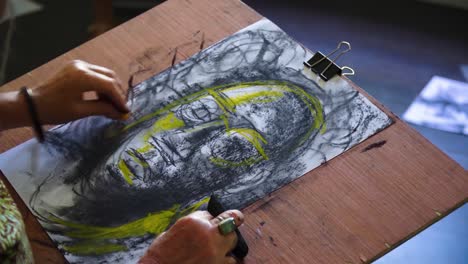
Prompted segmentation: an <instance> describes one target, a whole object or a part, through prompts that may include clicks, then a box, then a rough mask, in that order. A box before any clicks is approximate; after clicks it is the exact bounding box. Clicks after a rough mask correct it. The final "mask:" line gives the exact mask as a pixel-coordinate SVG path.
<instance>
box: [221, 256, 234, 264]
mask: <svg viewBox="0 0 468 264" xmlns="http://www.w3.org/2000/svg"><path fill="white" fill-rule="evenodd" d="M224 263H226V264H236V263H237V260H236V259H235V258H234V257H231V256H229V257H226V261H225V262H224Z"/></svg>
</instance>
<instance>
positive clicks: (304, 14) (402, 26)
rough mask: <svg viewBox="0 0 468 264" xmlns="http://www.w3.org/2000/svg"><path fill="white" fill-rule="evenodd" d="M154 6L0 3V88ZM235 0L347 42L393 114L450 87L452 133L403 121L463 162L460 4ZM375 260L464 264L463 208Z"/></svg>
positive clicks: (467, 3)
mask: <svg viewBox="0 0 468 264" xmlns="http://www.w3.org/2000/svg"><path fill="white" fill-rule="evenodd" d="M173 1H175V0H173ZM161 2H163V1H157V0H94V1H93V0H66V1H60V0H34V1H33V0H10V1H8V2H7V1H6V0H0V56H1V57H0V59H1V60H0V63H1V64H0V85H1V84H3V83H6V82H8V81H11V80H13V79H15V78H17V77H19V76H21V75H23V74H25V73H27V72H28V71H30V70H32V69H34V68H36V67H38V66H40V65H42V64H44V63H46V62H48V61H49V60H51V59H53V58H55V57H57V56H59V55H61V54H62V53H64V52H66V51H68V50H70V49H72V48H74V47H76V46H79V45H80V44H82V43H84V42H86V41H87V40H89V39H91V38H93V37H96V36H98V35H99V34H102V33H104V32H106V31H107V30H109V29H111V28H113V27H114V26H117V25H119V24H120V23H124V22H125V21H127V20H129V19H131V18H133V17H134V16H136V15H138V14H141V13H142V12H144V11H146V10H148V9H150V8H152V7H154V6H156V5H158V4H160V3H161ZM244 2H245V3H246V4H248V5H250V6H251V7H252V8H254V9H255V10H257V12H259V13H260V14H262V15H264V16H265V17H267V18H269V19H270V20H272V21H273V22H275V23H276V24H277V25H278V26H280V27H281V28H282V29H283V30H285V31H286V32H287V33H288V34H289V35H291V36H292V37H293V38H295V39H296V40H298V41H299V42H301V43H302V44H304V45H305V46H306V47H307V48H309V49H311V50H312V51H317V50H320V51H322V52H323V53H328V52H329V51H331V50H333V49H334V48H335V47H336V45H337V43H338V42H340V41H341V40H346V41H349V42H350V43H351V44H352V48H353V49H352V51H351V52H349V53H347V54H346V56H344V57H343V58H342V59H340V61H339V64H341V65H348V66H351V67H353V68H354V70H355V71H356V75H355V76H352V77H351V79H352V80H353V81H354V82H355V83H356V84H357V85H359V86H360V87H362V88H363V89H364V90H366V91H367V92H368V93H369V94H371V95H372V96H373V97H375V98H376V99H377V100H379V101H380V102H381V103H383V104H384V105H385V106H386V107H387V108H389V109H390V110H391V111H392V112H394V113H395V114H396V115H398V116H403V115H404V113H405V112H406V111H407V109H408V108H409V106H410V105H411V104H412V103H413V102H414V101H415V99H416V98H418V99H417V100H416V101H418V100H419V99H420V98H422V97H418V95H419V94H420V92H421V91H422V90H423V89H424V88H425V87H426V86H428V83H429V82H430V80H431V79H432V78H433V77H434V76H441V77H444V80H445V79H446V80H447V85H449V86H450V85H455V86H457V87H458V88H459V89H458V92H457V93H455V92H452V93H450V92H449V95H451V99H450V98H449V99H447V98H445V99H444V100H442V101H443V102H442V103H443V107H444V109H446V108H447V105H449V106H451V103H453V102H452V101H454V102H455V101H456V105H455V109H456V111H455V114H453V112H451V113H452V114H451V115H453V116H457V118H458V119H457V120H458V121H457V122H458V123H457V125H458V128H460V124H461V130H460V131H454V132H446V131H443V130H444V127H440V126H439V128H441V129H442V130H440V129H434V128H430V127H431V126H427V125H426V124H424V126H423V125H416V124H415V123H414V122H413V123H411V125H412V126H413V127H414V128H415V129H416V130H418V131H419V132H420V133H421V134H422V135H423V136H425V137H426V138H427V139H428V140H429V141H431V142H432V143H433V144H435V145H436V146H437V147H439V148H440V149H441V150H442V151H444V152H445V153H446V154H447V155H448V156H450V157H451V158H452V159H454V160H456V161H457V162H458V163H459V164H460V165H461V166H463V167H464V168H465V169H467V168H468V137H467V131H468V123H467V121H466V120H467V115H468V102H467V101H466V100H465V101H464V100H462V99H460V98H467V97H468V84H467V82H468V0H420V1H417V0H404V1H402V0H397V1H364V0H358V1H338V0H327V1H314V0H309V1H299V0H288V1H268V0H245V1H244ZM452 81H453V82H452ZM460 91H461V92H460ZM422 99H424V98H422ZM419 101H421V100H419ZM423 101H424V100H423ZM426 101H427V100H426ZM425 103H427V104H429V105H431V102H425ZM438 103H440V102H438ZM436 106H437V105H436ZM460 115H461V117H460ZM405 117H406V116H405ZM463 125H464V126H463ZM375 263H379V264H383V263H425V264H442V263H444V264H445V263H455V264H457V263H460V264H462V263H465V264H466V263H468V205H466V204H465V205H464V206H462V207H461V208H459V209H457V210H456V211H454V212H453V213H451V214H450V215H448V216H447V217H445V218H443V219H442V220H441V221H439V222H437V223H436V224H434V225H432V226H431V227H429V228H428V229H426V230H424V231H423V232H421V233H420V234H418V235H416V236H415V237H414V238H412V239H410V240H409V241H407V242H405V243H403V244H402V245H400V246H399V247H397V248H396V249H394V250H392V251H391V252H390V253H388V254H387V255H385V256H383V257H382V258H380V259H379V260H377V261H376V262H375Z"/></svg>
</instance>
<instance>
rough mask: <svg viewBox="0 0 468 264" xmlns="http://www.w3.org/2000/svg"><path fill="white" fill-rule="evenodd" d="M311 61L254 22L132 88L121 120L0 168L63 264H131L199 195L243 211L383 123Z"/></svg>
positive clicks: (6, 159)
mask: <svg viewBox="0 0 468 264" xmlns="http://www.w3.org/2000/svg"><path fill="white" fill-rule="evenodd" d="M311 55H312V54H311V53H310V52H308V51H307V50H306V49H304V48H303V47H302V46H301V45H299V44H298V43H297V42H295V41H294V40H293V39H291V38H290V37H288V36H287V35H286V33H284V32H283V31H281V29H279V28H278V27H276V26H275V25H274V24H273V23H271V22H270V21H268V20H266V19H263V20H261V21H259V22H257V23H255V24H253V25H251V26H249V27H247V28H245V29H243V30H242V31H240V32H238V33H236V34H234V35H232V36H230V37H228V38H226V39H224V40H222V41H221V42H219V43H217V44H215V45H213V46H211V47H209V48H207V49H205V50H203V51H201V52H199V53H197V54H196V55H194V56H192V57H190V58H188V59H187V60H185V61H183V62H181V63H179V64H177V65H174V66H173V67H171V68H169V69H167V70H166V71H164V72H162V73H160V74H158V75H156V76H154V77H152V78H150V79H148V80H146V81H144V82H142V83H141V84H139V85H138V86H137V87H135V89H134V92H133V94H132V96H131V98H129V102H128V103H129V105H130V107H131V109H132V117H131V119H130V120H128V121H125V122H121V121H112V120H108V119H105V118H103V117H90V118H86V119H82V120H79V121H75V122H72V123H69V124H65V125H62V126H60V127H57V128H55V129H53V130H50V131H49V132H47V134H46V143H45V144H43V145H38V144H37V143H36V142H35V141H34V140H32V141H30V142H27V143H25V144H23V145H21V146H19V147H18V148H16V149H13V150H11V151H9V152H7V153H5V154H3V155H2V157H1V159H0V160H1V161H0V168H1V169H2V170H3V171H4V172H5V174H6V176H7V177H8V178H9V179H10V181H11V182H12V184H13V185H14V187H15V188H16V190H18V192H19V193H20V195H21V196H22V198H23V199H24V200H25V202H26V203H27V204H28V206H29V207H30V208H31V210H32V211H33V212H34V214H35V215H36V217H37V218H38V219H39V220H40V222H41V224H42V225H43V226H44V227H45V228H46V230H47V232H48V233H49V235H50V236H51V238H52V239H53V240H54V241H55V242H56V243H57V246H58V248H59V249H60V250H61V251H62V253H63V254H64V255H65V257H66V258H67V259H68V260H69V261H70V262H72V263H84V262H86V263H89V262H91V263H129V262H130V263H132V262H136V261H137V260H138V258H139V257H140V256H142V255H143V253H144V251H145V249H146V248H147V247H148V246H149V244H150V243H151V241H152V239H153V238H154V236H155V235H158V234H160V233H162V232H164V230H166V229H167V228H169V227H170V225H171V224H172V223H174V222H175V221H176V220H177V219H178V218H180V217H182V216H184V215H187V214H189V213H191V212H193V211H195V210H198V209H200V208H202V207H203V206H204V204H206V203H207V201H208V198H207V197H209V196H210V195H211V194H213V193H215V194H217V195H218V196H219V197H221V200H222V201H223V203H225V204H226V205H227V206H228V207H231V208H243V207H245V206H247V205H248V204H250V203H252V202H254V201H256V200H258V199H259V198H262V197H264V196H265V195H266V194H268V193H271V192H272V191H274V190H276V189H278V188H280V187H281V186H283V185H285V184H287V183H289V182H291V181H292V180H294V179H296V178H298V177H300V176H302V175H303V174H304V173H306V172H308V171H310V170H311V169H313V168H315V167H317V166H319V165H320V164H322V163H324V162H327V161H328V160H330V159H332V158H333V157H335V156H337V155H339V154H341V153H343V152H344V151H346V150H348V149H349V148H351V147H352V146H354V145H356V144H357V143H359V142H361V141H363V140H365V139H366V138H368V137H369V136H371V135H373V134H375V133H377V132H378V131H380V130H382V129H384V128H385V127H387V126H388V125H389V124H391V120H390V119H389V118H388V117H387V116H386V115H385V114H384V113H383V112H382V111H380V110H379V109H378V108H377V107H375V106H374V105H373V104H372V103H371V102H369V101H368V100H367V99H365V98H364V97H363V96H362V95H361V94H359V92H357V91H356V90H355V89H354V88H353V87H351V86H350V85H349V84H348V82H347V81H345V80H343V79H342V78H340V77H336V78H333V79H331V80H330V81H328V82H324V81H322V80H320V78H318V77H317V76H316V75H315V74H313V73H311V72H310V71H307V69H304V67H303V66H302V62H303V61H305V60H307V59H309V58H310V57H311ZM33 156H34V157H35V158H34V157H33Z"/></svg>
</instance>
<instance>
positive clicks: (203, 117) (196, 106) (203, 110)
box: [177, 98, 222, 125]
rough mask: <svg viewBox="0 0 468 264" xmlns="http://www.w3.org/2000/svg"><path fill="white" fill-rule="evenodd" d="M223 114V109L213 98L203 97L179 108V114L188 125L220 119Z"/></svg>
mask: <svg viewBox="0 0 468 264" xmlns="http://www.w3.org/2000/svg"><path fill="white" fill-rule="evenodd" d="M221 114H222V111H221V109H220V108H219V106H218V104H216V102H215V101H214V100H213V99H212V98H202V99H199V100H197V101H194V102H191V103H189V104H185V105H181V106H180V107H179V109H177V116H178V117H179V118H181V119H182V120H184V122H185V123H186V124H188V125H196V124H200V123H206V122H210V121H213V120H216V119H218V118H219V116H220V115H221Z"/></svg>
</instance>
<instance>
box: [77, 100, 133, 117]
mask: <svg viewBox="0 0 468 264" xmlns="http://www.w3.org/2000/svg"><path fill="white" fill-rule="evenodd" d="M79 109H80V110H79V112H80V115H81V116H82V117H86V116H92V115H101V116H105V117H108V118H111V119H120V120H125V119H127V118H128V115H129V114H124V113H122V112H121V111H120V110H119V109H117V108H116V107H115V106H114V104H112V103H110V102H109V101H107V100H94V101H86V102H83V103H81V104H80V108H79Z"/></svg>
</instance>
